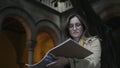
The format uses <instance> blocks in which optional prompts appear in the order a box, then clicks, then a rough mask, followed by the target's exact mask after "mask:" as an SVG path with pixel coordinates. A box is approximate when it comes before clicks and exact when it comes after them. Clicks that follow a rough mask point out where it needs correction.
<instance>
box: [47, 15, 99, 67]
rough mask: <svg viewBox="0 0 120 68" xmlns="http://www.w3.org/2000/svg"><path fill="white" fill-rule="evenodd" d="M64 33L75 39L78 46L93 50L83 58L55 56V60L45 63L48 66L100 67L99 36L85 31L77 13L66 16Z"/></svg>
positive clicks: (85, 28)
mask: <svg viewBox="0 0 120 68" xmlns="http://www.w3.org/2000/svg"><path fill="white" fill-rule="evenodd" d="M65 30H66V31H65V32H66V35H67V36H68V37H71V38H72V39H74V40H75V41H77V42H78V43H79V44H80V46H83V47H84V48H86V49H88V50H90V51H91V52H93V54H92V55H90V56H88V57H86V58H84V59H79V58H65V57H55V58H57V60H56V61H54V62H52V63H50V64H48V65H47V67H48V68H62V66H64V67H65V68H66V67H67V68H100V57H101V47H100V41H99V38H97V37H96V36H93V37H92V36H90V34H89V33H88V31H87V27H86V25H85V21H84V19H83V18H82V17H81V16H79V15H78V14H73V15H70V16H69V17H68V20H67V25H66V28H65Z"/></svg>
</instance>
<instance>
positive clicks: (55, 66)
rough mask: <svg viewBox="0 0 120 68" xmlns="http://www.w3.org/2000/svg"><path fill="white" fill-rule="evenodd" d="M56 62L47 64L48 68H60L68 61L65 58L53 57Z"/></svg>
mask: <svg viewBox="0 0 120 68" xmlns="http://www.w3.org/2000/svg"><path fill="white" fill-rule="evenodd" d="M55 58H56V59H57V60H56V61H54V62H51V63H49V64H47V65H46V66H47V67H48V68H62V67H63V66H65V65H67V64H68V59H67V58H65V57H55Z"/></svg>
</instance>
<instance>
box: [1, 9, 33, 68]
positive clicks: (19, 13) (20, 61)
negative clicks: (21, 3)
mask: <svg viewBox="0 0 120 68" xmlns="http://www.w3.org/2000/svg"><path fill="white" fill-rule="evenodd" d="M33 23H34V20H33V19H32V17H31V16H30V15H29V14H28V13H27V12H26V11H25V10H23V9H21V8H18V7H6V8H3V9H1V10H0V34H2V35H4V34H7V36H9V37H12V38H9V39H8V37H7V36H5V37H7V38H4V39H6V40H9V42H10V41H11V40H12V41H14V42H10V43H11V47H14V48H12V49H15V50H14V51H12V52H13V53H14V56H15V57H16V59H15V60H16V61H17V62H16V64H17V65H18V67H20V68H25V63H28V43H29V41H30V40H31V38H32V33H33V31H34V24H33ZM12 26H14V27H12ZM15 27H16V28H15ZM6 28H7V30H6ZM12 29H13V31H14V32H17V31H18V32H21V33H22V37H23V38H22V39H21V38H20V36H21V35H20V33H17V34H15V33H14V32H13V31H10V30H12ZM17 29H18V30H17ZM4 31H5V33H4ZM8 31H9V32H8ZM6 32H7V33H6ZM8 34H9V35H8ZM15 35H17V36H16V37H14V36H15ZM23 35H24V36H23ZM18 37H19V38H18ZM13 38H14V39H13ZM15 38H16V39H15ZM18 39H21V40H20V42H19V43H20V44H21V43H22V42H21V41H22V40H24V39H25V41H24V42H23V44H21V45H20V46H19V44H15V43H16V42H15V41H16V40H18ZM4 42H6V41H4ZM17 45H18V46H17ZM6 48H7V46H6ZM4 50H5V49H4ZM25 54H26V55H25ZM20 55H22V56H20ZM24 57H25V58H24ZM4 59H5V58H4ZM13 59H14V58H13ZM6 66H8V67H9V65H6ZM13 66H15V65H13ZM9 68H10V67H9ZM11 68H13V67H11ZM16 68H17V67H16Z"/></svg>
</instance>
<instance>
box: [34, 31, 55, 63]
mask: <svg viewBox="0 0 120 68" xmlns="http://www.w3.org/2000/svg"><path fill="white" fill-rule="evenodd" d="M53 43H54V42H53V40H52V38H51V37H50V36H49V34H48V33H46V32H42V33H39V34H38V36H37V43H36V47H35V49H34V58H33V60H34V63H37V62H38V61H40V60H41V59H42V58H43V57H44V55H45V54H46V52H47V51H48V50H50V49H51V48H53V47H54V44H53Z"/></svg>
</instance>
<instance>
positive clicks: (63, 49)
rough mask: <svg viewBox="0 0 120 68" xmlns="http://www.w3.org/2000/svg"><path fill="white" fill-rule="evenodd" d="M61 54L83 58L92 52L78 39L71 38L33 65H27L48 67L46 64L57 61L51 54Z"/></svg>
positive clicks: (40, 67)
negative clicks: (79, 42) (80, 43)
mask: <svg viewBox="0 0 120 68" xmlns="http://www.w3.org/2000/svg"><path fill="white" fill-rule="evenodd" d="M51 54H53V55H55V56H61V57H66V58H79V59H83V58H85V57H87V56H89V55H91V54H92V52H91V51H89V50H87V49H86V48H84V47H82V46H81V45H79V44H78V43H77V42H76V41H74V40H72V39H71V38H69V39H67V40H65V41H64V42H62V43H60V44H58V45H57V46H55V47H54V48H52V49H50V50H49V51H48V52H47V53H46V55H45V56H44V57H43V58H42V60H40V61H39V62H38V63H35V64H33V65H29V64H27V66H29V67H32V68H47V67H46V65H47V64H49V63H51V62H53V61H55V60H56V59H55V58H53V57H52V56H51Z"/></svg>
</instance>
